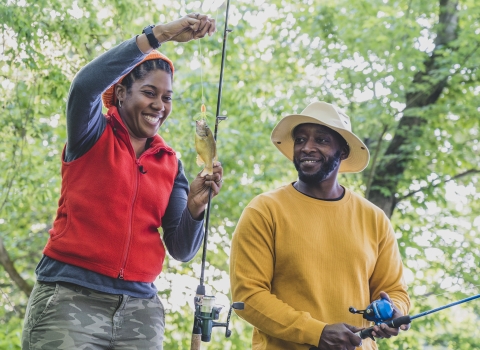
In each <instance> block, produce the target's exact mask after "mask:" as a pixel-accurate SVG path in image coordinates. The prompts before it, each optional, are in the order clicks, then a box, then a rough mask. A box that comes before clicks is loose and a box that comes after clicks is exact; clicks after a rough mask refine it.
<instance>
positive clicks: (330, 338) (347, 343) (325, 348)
mask: <svg viewBox="0 0 480 350" xmlns="http://www.w3.org/2000/svg"><path fill="white" fill-rule="evenodd" d="M362 329H363V328H358V327H354V326H351V325H349V324H346V323H335V324H330V325H327V326H325V328H324V329H323V332H322V335H321V337H320V343H319V344H318V349H319V350H354V349H355V348H356V347H357V346H361V345H362V338H360V337H359V336H358V335H356V334H355V333H357V332H360V331H361V330H362Z"/></svg>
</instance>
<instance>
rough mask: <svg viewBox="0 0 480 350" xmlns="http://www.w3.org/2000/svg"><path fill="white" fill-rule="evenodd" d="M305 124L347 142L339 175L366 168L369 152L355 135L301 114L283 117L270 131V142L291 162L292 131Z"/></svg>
mask: <svg viewBox="0 0 480 350" xmlns="http://www.w3.org/2000/svg"><path fill="white" fill-rule="evenodd" d="M306 123H312V124H319V125H324V126H326V127H328V128H330V129H332V130H335V131H336V132H338V133H339V134H340V135H342V137H343V138H344V139H345V140H346V141H347V143H348V146H349V147H350V154H349V155H348V157H347V158H346V159H344V160H342V162H341V163H340V169H339V170H338V171H339V172H340V173H358V172H360V171H362V170H364V169H365V168H366V167H367V165H368V162H369V160H370V152H369V151H368V148H367V146H365V144H364V143H363V142H362V141H361V140H360V139H359V138H358V137H357V136H356V135H355V134H353V133H352V132H350V131H348V130H345V129H342V128H336V127H334V126H331V125H329V124H326V123H322V122H321V121H319V120H318V119H316V118H312V117H309V116H306V115H302V114H291V115H288V116H286V117H284V118H283V119H282V120H280V122H279V123H278V124H277V126H275V128H274V129H273V131H272V135H271V140H272V142H273V144H274V145H275V146H276V147H277V148H278V149H279V151H280V152H282V154H283V155H284V156H285V157H287V158H288V159H290V160H291V161H293V146H294V143H293V137H292V131H293V129H294V128H295V127H296V126H297V125H300V124H306Z"/></svg>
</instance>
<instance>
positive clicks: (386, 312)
mask: <svg viewBox="0 0 480 350" xmlns="http://www.w3.org/2000/svg"><path fill="white" fill-rule="evenodd" d="M478 298H480V294H477V295H474V296H471V297H468V298H465V299H462V300H458V301H455V302H453V303H450V304H447V305H444V306H441V307H437V308H436V309H432V310H428V311H424V312H421V313H419V314H416V315H413V316H410V315H405V316H400V317H398V318H395V319H393V320H390V321H388V322H384V321H386V320H388V319H390V318H392V315H393V307H388V306H387V307H386V304H387V303H388V304H390V302H389V301H388V300H386V299H380V300H375V301H374V302H373V303H372V304H370V305H369V306H368V307H367V308H366V309H365V310H361V311H358V310H356V309H355V308H353V307H350V309H349V310H350V312H351V313H360V314H363V318H365V319H367V320H369V321H373V322H375V323H376V324H377V325H378V324H381V323H385V324H386V325H387V326H388V327H390V328H398V327H400V326H401V325H404V324H409V323H411V322H412V321H413V320H415V319H417V318H420V317H423V316H426V315H430V314H433V313H434V312H438V311H440V310H444V309H448V308H449V307H452V306H455V305H459V304H463V303H466V302H469V301H472V300H474V299H478ZM390 305H391V304H390ZM372 332H373V327H369V328H366V329H364V330H362V331H360V332H358V333H357V335H358V336H360V337H361V338H362V339H365V338H371V339H372V340H374V341H375V338H374V337H373V335H372Z"/></svg>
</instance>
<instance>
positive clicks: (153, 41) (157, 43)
mask: <svg viewBox="0 0 480 350" xmlns="http://www.w3.org/2000/svg"><path fill="white" fill-rule="evenodd" d="M153 27H155V25H154V24H151V25H149V26H146V27H145V28H143V31H142V33H144V34H145V35H146V36H147V39H148V43H149V44H150V46H151V47H152V48H153V49H154V50H155V49H158V48H159V47H160V45H161V44H160V41H158V40H157V38H156V37H155V35H153V30H152V29H153Z"/></svg>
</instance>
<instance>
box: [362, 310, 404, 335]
mask: <svg viewBox="0 0 480 350" xmlns="http://www.w3.org/2000/svg"><path fill="white" fill-rule="evenodd" d="M410 322H412V319H411V318H410V315H406V316H400V317H398V318H395V319H393V320H391V321H388V322H384V323H385V324H386V325H387V326H388V327H390V328H398V327H400V326H401V325H403V324H409V323H410ZM372 332H373V327H369V328H365V329H364V330H363V331H360V332H358V333H357V335H358V336H359V337H360V338H362V339H366V338H370V339H373V340H375V339H374V338H373V335H372Z"/></svg>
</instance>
